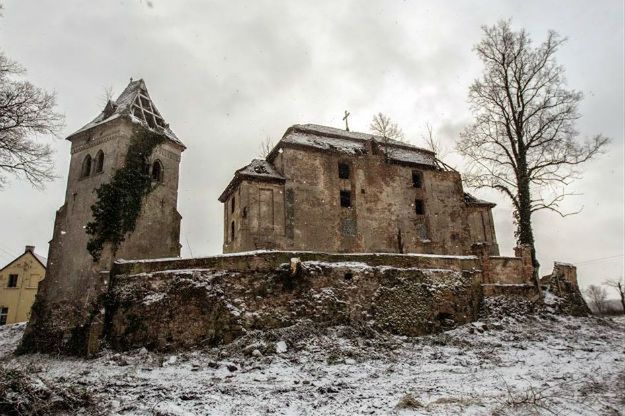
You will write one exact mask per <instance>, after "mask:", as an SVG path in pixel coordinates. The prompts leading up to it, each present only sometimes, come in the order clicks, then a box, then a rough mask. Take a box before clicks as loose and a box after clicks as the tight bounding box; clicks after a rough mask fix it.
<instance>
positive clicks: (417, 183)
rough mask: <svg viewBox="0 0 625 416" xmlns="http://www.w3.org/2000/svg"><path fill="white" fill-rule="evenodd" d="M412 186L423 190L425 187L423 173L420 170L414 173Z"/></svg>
mask: <svg viewBox="0 0 625 416" xmlns="http://www.w3.org/2000/svg"><path fill="white" fill-rule="evenodd" d="M412 186H414V187H415V188H421V186H423V173H421V172H420V171H418V170H413V171H412Z"/></svg>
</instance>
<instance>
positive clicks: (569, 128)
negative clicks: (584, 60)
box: [458, 21, 608, 284]
mask: <svg viewBox="0 0 625 416" xmlns="http://www.w3.org/2000/svg"><path fill="white" fill-rule="evenodd" d="M482 30H483V32H484V38H483V39H482V41H481V42H480V43H479V44H477V45H476V47H475V50H476V52H477V55H478V56H479V58H480V59H481V60H482V62H483V63H484V73H483V76H482V78H481V79H476V80H475V81H474V82H473V84H472V85H471V87H470V89H469V102H470V105H471V110H472V112H473V114H474V117H475V119H474V122H473V123H472V124H471V125H469V126H467V127H466V128H465V129H464V130H463V131H462V133H461V140H460V141H459V143H458V150H459V151H460V153H461V154H463V155H465V156H466V157H468V159H469V163H468V172H467V174H466V176H465V177H466V180H467V183H468V184H469V186H472V187H476V188H484V187H487V188H493V189H496V190H498V191H500V192H503V193H504V194H505V195H507V196H508V197H509V198H510V199H511V200H512V203H513V205H514V219H515V223H516V228H517V229H516V233H515V234H516V237H517V240H518V243H520V244H525V245H529V246H530V247H531V248H532V260H533V264H534V268H535V273H534V275H535V279H536V284H538V283H537V279H538V267H539V263H538V261H537V259H536V251H535V245H534V233H533V230H532V214H534V213H535V212H537V211H539V210H550V211H553V212H556V213H558V214H560V215H562V216H566V215H570V214H573V212H569V213H565V212H563V211H562V210H561V209H560V203H561V202H562V200H563V199H564V198H565V197H566V196H567V195H571V193H570V192H567V191H566V187H567V185H569V184H570V182H571V181H572V180H574V179H576V178H578V177H579V175H580V170H579V165H581V164H582V163H584V162H586V161H588V160H590V159H591V158H593V157H594V156H596V155H597V154H598V153H599V152H600V151H601V150H602V149H603V148H604V146H605V145H606V144H607V143H608V139H607V138H605V137H604V136H602V135H596V136H594V137H593V138H591V139H590V140H587V141H586V142H580V140H579V139H578V137H579V133H578V132H577V131H576V130H575V121H576V120H577V119H578V118H579V117H580V115H579V113H578V111H577V106H578V103H579V102H580V101H581V100H582V94H581V93H580V92H578V91H573V90H567V89H566V88H565V87H566V82H565V79H564V68H563V67H561V66H559V65H557V63H556V61H555V58H554V55H555V53H556V51H557V50H558V48H559V46H560V45H562V43H563V42H564V41H565V39H562V38H561V37H560V36H559V35H558V34H557V33H555V32H552V31H551V32H549V33H548V35H547V39H546V40H545V41H544V42H543V43H542V44H540V45H537V46H533V45H532V42H531V40H530V38H529V36H528V34H527V32H526V31H525V30H523V29H522V30H520V31H518V32H513V31H512V30H511V28H510V22H508V21H500V22H499V23H497V24H496V25H495V26H491V27H483V28H482Z"/></svg>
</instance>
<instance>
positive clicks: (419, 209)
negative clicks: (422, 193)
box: [414, 199, 425, 215]
mask: <svg viewBox="0 0 625 416" xmlns="http://www.w3.org/2000/svg"><path fill="white" fill-rule="evenodd" d="M414 210H415V212H416V214H417V215H425V204H424V203H423V200H422V199H415V201H414Z"/></svg>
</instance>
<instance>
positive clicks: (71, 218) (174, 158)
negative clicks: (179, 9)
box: [19, 79, 185, 355]
mask: <svg viewBox="0 0 625 416" xmlns="http://www.w3.org/2000/svg"><path fill="white" fill-rule="evenodd" d="M141 128H146V129H148V130H151V131H152V132H157V133H161V134H162V135H164V136H165V138H166V139H165V140H164V141H163V142H162V143H161V144H159V145H157V146H156V148H154V149H153V150H152V152H151V154H150V155H147V156H146V157H145V171H144V173H145V174H148V175H150V177H151V179H152V183H151V187H150V192H149V193H148V194H147V195H146V196H144V197H143V199H142V205H141V212H140V214H139V217H138V218H137V220H136V222H135V227H134V231H132V232H130V233H128V234H126V235H125V239H124V241H123V242H122V243H121V244H119V245H118V247H117V250H116V251H115V252H114V250H113V248H112V245H111V244H110V243H105V244H104V248H103V250H102V253H101V256H100V258H99V259H98V260H97V261H95V260H94V259H93V257H92V255H91V254H90V252H89V251H88V250H87V243H88V242H89V240H90V237H91V236H90V235H88V234H87V232H86V225H87V223H89V222H90V221H92V219H93V217H92V211H91V206H92V205H93V204H94V203H95V202H96V200H97V195H96V192H95V190H96V189H97V188H98V187H99V186H101V185H102V184H105V183H109V182H111V180H112V179H113V177H114V175H115V172H116V171H117V170H118V169H120V168H121V167H123V166H124V164H125V160H126V154H127V152H128V148H129V146H130V143H131V141H132V140H133V135H134V134H135V132H137V130H138V129H141ZM137 137H140V136H137ZM67 140H68V141H70V142H71V160H70V166H69V174H68V178H67V190H66V193H65V203H64V204H63V206H61V207H60V208H59V209H58V211H57V212H56V219H55V223H54V232H53V236H52V240H51V241H50V251H49V253H48V269H47V273H46V277H45V279H44V280H43V281H42V282H41V284H40V286H39V291H38V294H37V298H36V300H35V304H34V305H33V310H32V315H31V319H30V322H29V323H28V327H27V329H26V332H25V334H24V338H23V340H22V344H21V345H20V348H19V351H21V352H35V351H41V352H54V353H56V352H61V353H70V354H80V355H82V354H86V353H87V352H88V351H89V350H90V349H93V348H92V347H93V343H94V342H96V343H97V338H98V337H97V336H94V334H95V333H97V332H98V329H97V328H98V326H101V324H102V321H103V312H102V311H103V307H102V305H103V304H102V302H103V299H102V296H101V295H102V294H104V293H106V290H107V286H108V277H109V276H108V271H109V270H110V268H111V266H112V264H113V262H114V261H115V260H116V259H128V260H129V259H149V258H161V257H177V256H179V255H180V244H179V234H180V220H181V216H180V214H179V213H178V211H177V208H176V206H177V198H178V170H179V165H180V157H181V154H182V152H183V151H184V150H185V146H184V145H183V144H182V142H181V141H180V140H179V139H178V138H177V137H176V135H175V134H174V132H173V131H172V130H171V129H170V128H169V125H168V124H167V123H166V122H165V120H164V119H163V117H162V116H161V114H160V113H159V111H158V110H157V109H156V106H155V105H154V102H153V101H152V99H151V98H150V95H149V93H148V90H147V88H146V85H145V83H144V82H143V80H141V79H140V80H138V81H133V80H132V79H131V80H130V83H129V84H128V86H127V87H126V88H125V89H124V91H123V92H122V93H121V95H120V96H119V97H118V98H117V100H115V101H109V102H108V103H107V104H106V107H105V108H104V110H103V111H102V112H101V113H100V115H98V116H97V117H96V118H95V119H94V120H93V121H91V122H90V123H88V124H87V125H85V126H84V127H82V128H81V129H79V130H78V131H76V132H75V133H73V134H71V135H70V136H69V137H67ZM135 140H136V139H135Z"/></svg>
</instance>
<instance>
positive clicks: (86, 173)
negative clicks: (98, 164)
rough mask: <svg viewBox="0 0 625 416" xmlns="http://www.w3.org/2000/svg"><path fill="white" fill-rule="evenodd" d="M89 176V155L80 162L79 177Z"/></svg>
mask: <svg viewBox="0 0 625 416" xmlns="http://www.w3.org/2000/svg"><path fill="white" fill-rule="evenodd" d="M89 175H91V155H87V156H85V158H84V160H83V161H82V168H81V169H80V177H81V178H86V177H87V176H89Z"/></svg>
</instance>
